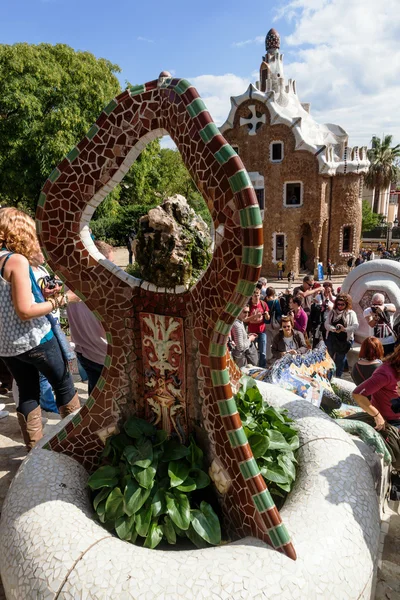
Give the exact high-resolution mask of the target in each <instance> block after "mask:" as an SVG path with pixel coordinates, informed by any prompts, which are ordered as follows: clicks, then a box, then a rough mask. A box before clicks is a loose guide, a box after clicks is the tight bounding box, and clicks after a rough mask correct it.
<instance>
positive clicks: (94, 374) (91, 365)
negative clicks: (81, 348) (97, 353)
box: [77, 352, 104, 396]
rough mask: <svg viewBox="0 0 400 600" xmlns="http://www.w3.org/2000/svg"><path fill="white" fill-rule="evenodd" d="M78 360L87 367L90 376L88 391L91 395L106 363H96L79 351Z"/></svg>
mask: <svg viewBox="0 0 400 600" xmlns="http://www.w3.org/2000/svg"><path fill="white" fill-rule="evenodd" d="M77 356H78V360H79V362H80V363H81V364H82V367H83V368H84V369H85V371H86V373H87V377H88V392H89V396H90V394H91V393H92V391H93V388H94V387H96V384H97V382H98V380H99V377H100V375H101V372H102V370H103V366H104V365H100V364H99V363H95V362H93V361H92V360H89V359H88V358H85V357H84V356H83V354H80V353H79V352H77Z"/></svg>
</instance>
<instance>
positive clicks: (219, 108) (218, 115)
mask: <svg viewBox="0 0 400 600" xmlns="http://www.w3.org/2000/svg"><path fill="white" fill-rule="evenodd" d="M189 81H190V83H192V84H193V85H194V86H195V88H197V91H198V92H199V94H200V96H201V97H202V98H203V100H204V102H205V104H206V106H207V108H208V110H209V112H210V114H211V116H212V118H213V119H214V121H215V122H216V124H217V125H222V123H224V121H226V118H227V116H228V114H229V111H230V108H231V104H230V97H231V96H239V95H240V94H243V93H244V92H245V91H246V90H247V88H248V86H249V83H250V82H251V78H250V77H249V78H248V79H245V78H243V77H239V76H238V75H234V74H233V73H227V74H226V75H199V76H198V77H189Z"/></svg>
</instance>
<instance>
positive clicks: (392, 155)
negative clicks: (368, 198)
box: [365, 135, 400, 213]
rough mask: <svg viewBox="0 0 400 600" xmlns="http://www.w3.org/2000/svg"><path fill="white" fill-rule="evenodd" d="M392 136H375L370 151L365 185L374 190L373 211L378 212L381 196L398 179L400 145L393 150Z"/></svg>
mask: <svg viewBox="0 0 400 600" xmlns="http://www.w3.org/2000/svg"><path fill="white" fill-rule="evenodd" d="M392 139H393V136H392V135H385V136H383V137H382V139H380V138H379V137H377V136H375V135H374V136H373V138H372V140H371V146H372V147H371V149H370V150H368V158H369V160H370V162H371V164H370V167H369V170H368V173H367V174H366V176H365V183H366V184H367V186H368V187H369V188H374V189H375V192H374V204H373V211H374V212H375V213H376V212H377V211H378V203H379V195H380V193H381V192H383V191H384V190H386V189H387V188H388V187H389V186H390V184H391V183H396V181H397V177H398V169H399V166H398V163H399V159H400V144H397V146H394V147H393V148H391V145H392Z"/></svg>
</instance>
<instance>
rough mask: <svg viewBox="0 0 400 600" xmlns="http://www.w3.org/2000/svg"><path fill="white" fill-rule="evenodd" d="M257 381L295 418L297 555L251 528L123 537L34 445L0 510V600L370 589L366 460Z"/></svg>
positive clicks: (321, 421)
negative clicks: (152, 544) (173, 539)
mask: <svg viewBox="0 0 400 600" xmlns="http://www.w3.org/2000/svg"><path fill="white" fill-rule="evenodd" d="M259 387H260V390H261V391H262V393H263V395H264V397H265V398H266V399H268V402H270V403H271V404H273V405H279V406H283V405H284V406H286V407H287V408H288V410H289V413H290V415H291V416H292V417H293V418H295V419H296V421H297V424H298V428H299V433H300V440H301V447H300V450H299V452H298V460H299V470H298V476H297V480H296V483H295V486H294V489H293V491H292V492H291V494H290V496H289V498H288V499H287V501H286V503H285V505H284V507H283V509H282V510H281V515H282V519H283V521H284V523H285V524H286V526H287V528H288V530H289V532H290V533H291V535H292V536H293V542H294V547H295V549H296V552H297V556H298V559H297V561H295V562H294V561H292V560H290V559H289V558H287V557H286V556H285V555H283V554H279V553H278V552H276V551H275V550H273V549H272V548H269V547H268V546H266V545H265V544H263V543H262V542H260V541H258V540H256V539H254V538H245V539H242V540H240V541H238V542H236V543H233V544H227V545H224V546H221V547H217V548H208V549H205V550H196V549H193V550H181V551H177V550H174V549H173V548H174V547H171V550H169V551H164V550H147V549H145V548H140V547H138V546H134V545H132V544H129V543H127V542H123V541H121V540H119V539H118V538H115V537H113V536H112V535H111V534H109V533H108V532H107V531H106V530H105V529H103V528H102V527H100V526H99V525H98V524H97V523H96V522H94V521H93V520H92V519H91V516H92V514H93V511H92V508H91V504H90V500H89V495H88V492H87V488H86V481H87V473H86V471H85V470H84V468H83V467H82V466H81V465H79V464H78V463H77V462H76V461H75V460H73V459H71V458H70V457H68V456H64V455H61V454H57V453H54V452H50V451H47V450H43V449H42V448H40V447H39V448H35V449H34V450H33V451H32V452H31V454H30V455H29V456H28V458H27V459H26V460H25V461H24V462H23V464H22V467H21V468H20V470H19V471H18V474H17V476H16V477H15V479H14V481H13V483H12V485H11V487H10V490H9V492H8V496H7V499H6V501H5V504H4V507H3V512H2V516H1V523H0V572H1V577H2V581H3V585H4V589H5V592H6V597H7V599H8V600H11V599H17V600H30V599H32V600H33V599H34V600H44V599H46V600H56V599H57V600H80V599H82V600H83V599H85V600H110V599H118V600H133V599H135V600H156V599H157V600H161V599H164V600H178V599H182V600H183V599H184V600H187V599H191V598H195V599H200V598H204V599H207V600H214V599H215V600H217V599H219V600H220V599H226V600H232V599H234V600H236V599H238V600H239V599H241V600H243V599H245V600H246V599H250V598H251V599H260V600H261V599H265V598H270V599H272V598H273V599H275V600H276V599H280V598H285V599H299V600H300V599H301V600H313V599H321V600H327V599H330V598H332V599H337V600H347V599H361V598H365V599H367V598H370V596H371V589H372V584H373V576H374V572H375V566H376V563H377V560H376V559H377V553H378V542H379V533H380V518H379V507H378V500H377V496H376V493H375V488H374V480H373V477H372V475H371V471H370V468H369V466H368V464H367V462H366V461H365V459H364V458H363V456H362V454H361V452H360V451H359V449H358V448H357V446H356V445H355V444H354V443H353V442H352V440H351V438H350V437H349V436H348V435H347V434H346V433H345V432H344V431H343V430H342V429H341V428H340V427H339V426H338V425H336V424H335V423H334V422H333V421H332V420H331V419H329V418H328V417H326V416H325V415H324V414H323V413H322V412H321V411H320V410H318V409H316V408H314V407H313V406H312V405H311V404H309V403H308V402H306V401H304V400H301V399H299V398H298V397H297V396H295V395H293V394H291V393H290V392H286V391H284V390H282V389H281V388H278V387H277V386H274V385H270V384H266V383H259ZM63 425H65V421H64V422H63ZM53 435H54V433H53ZM45 441H46V440H44V441H43V442H42V443H44V442H45Z"/></svg>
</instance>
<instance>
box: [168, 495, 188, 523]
mask: <svg viewBox="0 0 400 600" xmlns="http://www.w3.org/2000/svg"><path fill="white" fill-rule="evenodd" d="M165 499H166V502H167V510H168V514H169V516H170V517H171V519H172V521H173V522H174V523H175V525H177V526H178V527H179V528H180V529H183V530H184V531H186V529H188V527H189V524H190V504H189V499H188V497H187V496H186V495H185V494H182V493H180V492H174V494H170V493H168V492H167V493H166V494H165Z"/></svg>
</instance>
